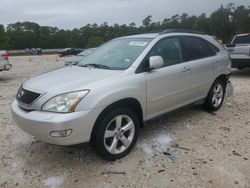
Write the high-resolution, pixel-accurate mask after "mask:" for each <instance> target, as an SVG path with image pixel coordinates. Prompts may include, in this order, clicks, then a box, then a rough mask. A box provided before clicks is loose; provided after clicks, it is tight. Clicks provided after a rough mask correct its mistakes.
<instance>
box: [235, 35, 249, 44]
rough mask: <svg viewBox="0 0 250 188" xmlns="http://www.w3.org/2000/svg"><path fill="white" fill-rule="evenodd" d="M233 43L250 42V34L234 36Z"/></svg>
mask: <svg viewBox="0 0 250 188" xmlns="http://www.w3.org/2000/svg"><path fill="white" fill-rule="evenodd" d="M232 43H233V44H250V35H243V36H236V37H235V38H234V40H233V42H232Z"/></svg>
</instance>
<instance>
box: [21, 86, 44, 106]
mask: <svg viewBox="0 0 250 188" xmlns="http://www.w3.org/2000/svg"><path fill="white" fill-rule="evenodd" d="M40 95H41V94H40V93H35V92H33V91H28V90H26V89H23V88H22V87H20V88H19V90H18V91H17V95H16V98H17V100H18V101H20V102H22V103H24V104H31V103H32V102H34V101H35V100H36V99H37V98H38V97H39V96H40Z"/></svg>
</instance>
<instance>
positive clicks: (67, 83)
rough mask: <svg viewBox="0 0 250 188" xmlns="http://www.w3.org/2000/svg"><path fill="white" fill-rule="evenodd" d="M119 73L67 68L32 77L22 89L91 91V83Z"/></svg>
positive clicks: (40, 91)
mask: <svg viewBox="0 0 250 188" xmlns="http://www.w3.org/2000/svg"><path fill="white" fill-rule="evenodd" d="M121 72H122V71H118V70H107V69H98V68H90V67H79V66H68V67H64V68H60V69H57V70H54V71H51V72H48V73H44V74H41V75H39V76H36V77H33V78H31V79H30V80H28V81H26V82H25V83H24V84H23V87H24V88H25V89H27V90H32V91H35V92H39V93H46V92H50V91H52V92H53V93H64V92H70V91H76V90H80V89H91V88H89V87H90V85H91V84H92V83H94V82H97V81H101V80H102V81H103V80H105V79H110V78H111V77H114V76H116V75H118V74H120V73H121Z"/></svg>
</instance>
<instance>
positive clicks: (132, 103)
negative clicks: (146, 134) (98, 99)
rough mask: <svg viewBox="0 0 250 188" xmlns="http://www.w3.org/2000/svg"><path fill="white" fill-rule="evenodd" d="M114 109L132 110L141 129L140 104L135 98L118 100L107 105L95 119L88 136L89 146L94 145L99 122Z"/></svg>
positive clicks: (141, 113) (141, 115)
mask: <svg viewBox="0 0 250 188" xmlns="http://www.w3.org/2000/svg"><path fill="white" fill-rule="evenodd" d="M116 108H129V109H131V110H133V111H134V112H135V113H136V114H137V116H138V119H139V122H140V127H143V110H142V106H141V104H140V102H139V101H138V100H137V99H135V98H125V99H120V100H118V101H116V102H113V103H112V104H110V105H108V106H107V107H106V108H105V109H104V110H103V111H102V112H101V113H100V114H99V116H98V117H97V119H96V121H95V124H94V127H93V129H92V132H91V136H90V145H91V146H94V143H95V135H96V131H97V128H98V124H99V123H100V122H101V120H102V119H103V118H104V117H105V116H106V115H107V114H108V113H109V112H110V111H112V110H114V109H116Z"/></svg>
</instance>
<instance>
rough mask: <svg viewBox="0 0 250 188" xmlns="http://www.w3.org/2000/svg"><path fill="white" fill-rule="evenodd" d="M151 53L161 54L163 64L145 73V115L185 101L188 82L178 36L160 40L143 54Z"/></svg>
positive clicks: (162, 110) (176, 105)
mask: <svg viewBox="0 0 250 188" xmlns="http://www.w3.org/2000/svg"><path fill="white" fill-rule="evenodd" d="M150 56H161V57H162V58H163V60H164V66H163V67H162V68H159V69H154V70H151V71H147V72H145V73H144V74H145V79H146V84H147V116H148V119H150V118H153V117H156V116H158V115H160V114H162V113H165V112H168V111H170V110H173V109H176V108H178V107H180V106H182V105H184V104H186V98H187V95H189V92H190V83H191V81H190V73H189V68H188V64H187V63H184V62H183V55H182V47H181V43H180V40H179V38H178V37H169V38H164V39H162V40H160V41H159V42H158V43H157V44H156V45H155V46H154V47H153V48H152V50H151V51H150V52H149V54H148V56H147V57H146V58H149V57H150Z"/></svg>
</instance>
